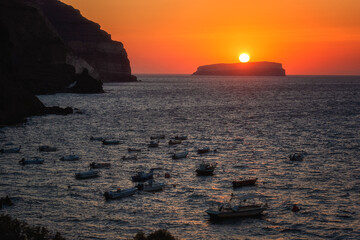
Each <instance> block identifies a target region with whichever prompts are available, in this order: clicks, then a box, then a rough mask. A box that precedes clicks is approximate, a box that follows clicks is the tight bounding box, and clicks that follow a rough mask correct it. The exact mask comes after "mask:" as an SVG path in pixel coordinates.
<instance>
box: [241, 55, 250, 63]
mask: <svg viewBox="0 0 360 240" xmlns="http://www.w3.org/2000/svg"><path fill="white" fill-rule="evenodd" d="M239 60H240V62H242V63H246V62H248V61H249V60H250V57H249V55H248V54H246V53H242V54H241V55H240V56H239Z"/></svg>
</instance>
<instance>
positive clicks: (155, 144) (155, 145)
mask: <svg viewBox="0 0 360 240" xmlns="http://www.w3.org/2000/svg"><path fill="white" fill-rule="evenodd" d="M158 146H159V142H158V141H150V143H149V144H148V147H150V148H154V147H158Z"/></svg>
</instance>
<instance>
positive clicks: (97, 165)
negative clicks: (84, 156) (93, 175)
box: [90, 162, 111, 169]
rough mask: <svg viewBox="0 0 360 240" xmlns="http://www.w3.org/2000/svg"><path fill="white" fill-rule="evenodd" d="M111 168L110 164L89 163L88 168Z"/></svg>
mask: <svg viewBox="0 0 360 240" xmlns="http://www.w3.org/2000/svg"><path fill="white" fill-rule="evenodd" d="M110 166H111V164H110V163H95V162H92V163H90V168H94V169H99V168H109V167H110Z"/></svg>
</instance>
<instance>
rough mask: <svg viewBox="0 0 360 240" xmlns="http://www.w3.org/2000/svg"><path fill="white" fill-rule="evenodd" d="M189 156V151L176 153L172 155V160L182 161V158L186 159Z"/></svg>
mask: <svg viewBox="0 0 360 240" xmlns="http://www.w3.org/2000/svg"><path fill="white" fill-rule="evenodd" d="M187 155H188V152H187V151H184V152H178V153H174V154H173V155H172V158H173V159H181V158H186V157H187Z"/></svg>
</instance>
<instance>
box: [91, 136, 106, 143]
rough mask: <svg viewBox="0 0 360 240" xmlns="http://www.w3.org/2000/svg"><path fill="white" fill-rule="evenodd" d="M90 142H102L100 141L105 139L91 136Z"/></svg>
mask: <svg viewBox="0 0 360 240" xmlns="http://www.w3.org/2000/svg"><path fill="white" fill-rule="evenodd" d="M90 140H91V141H100V142H102V141H104V140H105V138H103V137H93V136H91V137H90Z"/></svg>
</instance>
